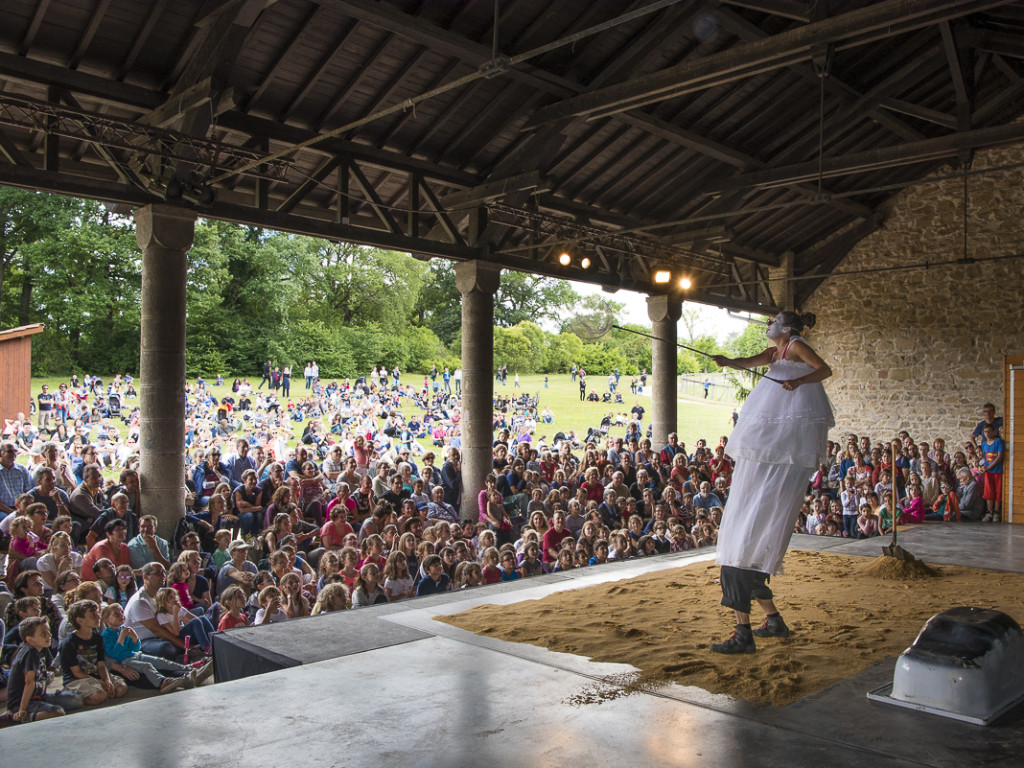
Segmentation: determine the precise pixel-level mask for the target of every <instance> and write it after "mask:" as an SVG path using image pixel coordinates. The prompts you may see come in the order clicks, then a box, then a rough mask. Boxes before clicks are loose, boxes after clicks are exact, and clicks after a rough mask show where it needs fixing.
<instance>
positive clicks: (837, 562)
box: [437, 551, 1024, 705]
mask: <svg viewBox="0 0 1024 768" xmlns="http://www.w3.org/2000/svg"><path fill="white" fill-rule="evenodd" d="M884 559H885V560H891V561H892V562H885V563H882V562H880V561H881V560H883V558H879V560H878V561H868V562H867V563H865V560H864V558H856V557H848V556H843V555H834V554H822V553H817V552H798V551H795V552H790V553H789V555H787V557H786V561H785V568H786V574H785V575H784V576H778V577H776V578H774V579H772V583H771V587H772V589H773V590H774V592H775V595H776V600H777V602H778V604H779V607H780V609H781V611H782V614H783V616H784V617H785V619H786V622H787V623H788V624H789V626H790V628H791V629H792V630H793V634H792V636H791V637H790V638H788V639H786V640H778V639H764V640H758V641H757V645H758V650H757V653H755V654H751V655H744V656H721V655H718V654H713V653H711V652H709V651H708V650H707V647H708V643H710V642H713V641H716V640H721V639H723V638H725V637H727V636H728V635H729V634H730V633H731V631H732V623H733V621H732V615H731V611H727V610H725V609H724V608H722V607H721V605H720V604H719V601H720V600H721V596H722V595H721V589H720V587H719V584H718V568H717V566H715V565H714V564H713V563H696V564H693V565H690V566H686V567H682V568H676V569H672V570H668V571H660V572H658V573H655V574H650V575H646V576H638V577H636V578H633V579H626V580H623V581H616V582H609V583H606V584H601V585H598V586H594V587H586V588H583V589H576V590H568V591H564V592H559V593H557V594H554V595H550V596H549V597H546V598H544V599H542V600H528V601H524V602H522V603H516V604H514V605H507V606H496V605H484V606H480V607H479V608H474V609H473V610H470V611H467V612H465V613H461V614H456V615H453V616H444V617H440V616H439V617H437V618H438V620H439V621H444V622H447V623H449V624H453V625H455V626H458V627H462V628H463V629H467V630H470V631H472V632H476V633H479V634H484V635H489V636H492V637H497V638H501V639H503V640H511V641H515V642H520V643H531V644H533V645H538V646H543V647H545V648H549V649H551V650H553V651H560V652H565V653H574V654H577V655H580V656H586V657H589V658H591V659H593V660H595V661H600V662H616V663H625V664H632V665H633V666H635V667H637V668H638V669H639V670H640V673H639V675H638V676H637V680H638V681H640V683H639V686H640V687H647V686H650V685H652V684H656V683H657V682H658V681H672V682H676V683H679V684H681V685H694V686H698V687H700V688H703V689H705V690H707V691H710V692H712V693H724V694H728V695H731V696H735V697H738V698H742V699H746V700H748V701H753V702H761V703H768V704H773V705H785V704H789V703H792V702H794V701H796V700H797V699H800V698H803V697H804V696H806V695H808V694H810V693H813V692H815V691H817V690H820V689H822V688H824V687H825V686H827V685H831V684H832V683H836V682H839V681H841V680H845V679H847V678H849V677H851V676H853V675H855V674H857V673H859V672H861V671H863V670H864V669H866V668H867V667H868V666H869V665H871V664H874V663H875V662H878V661H881V660H883V659H885V658H887V657H895V656H897V655H898V654H899V653H901V652H902V651H903V650H904V649H905V648H906V647H907V646H909V645H910V644H911V643H912V642H913V641H914V638H915V637H916V636H917V633H918V632H919V631H920V630H921V627H922V626H923V625H924V622H925V621H927V619H928V618H930V617H931V616H932V615H934V614H936V613H938V612H939V611H943V610H946V609H947V608H952V607H954V606H957V605H973V606H978V607H983V608H996V609H998V610H1001V611H1005V612H1006V613H1008V614H1009V615H1010V616H1013V617H1014V618H1015V619H1017V620H1018V621H1021V620H1024V574H1015V573H1003V572H997V571H984V570H979V569H975V568H960V567H952V566H944V567H943V568H942V569H941V571H940V570H935V569H930V568H928V566H926V565H924V564H923V563H921V564H920V566H916V565H914V564H913V563H903V562H902V561H898V560H893V559H892V558H884ZM921 566H923V567H924V568H928V570H929V571H931V573H930V574H928V578H923V577H922V574H923V573H924V571H923V570H922V569H921ZM903 572H905V573H907V574H908V575H905V576H904V577H902V578H901V577H900V573H903ZM755 611H757V608H756V607H755ZM760 619H761V617H760V616H757V615H756V614H755V616H754V623H755V624H757V623H759V622H760ZM602 698H607V696H603V697H602V696H601V695H596V696H595V700H596V701H600V700H601V699H602Z"/></svg>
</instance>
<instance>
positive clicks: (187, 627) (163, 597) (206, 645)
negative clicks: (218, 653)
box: [156, 587, 213, 655]
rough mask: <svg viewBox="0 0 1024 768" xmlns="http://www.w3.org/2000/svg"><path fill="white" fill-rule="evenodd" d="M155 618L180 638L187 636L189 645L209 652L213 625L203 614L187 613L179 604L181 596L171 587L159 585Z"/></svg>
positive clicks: (205, 652)
mask: <svg viewBox="0 0 1024 768" xmlns="http://www.w3.org/2000/svg"><path fill="white" fill-rule="evenodd" d="M156 620H157V621H158V622H159V623H160V625H161V626H163V627H166V628H167V629H168V630H170V632H172V633H173V634H175V635H177V636H178V637H179V638H180V639H181V640H184V639H185V638H186V637H187V638H189V640H190V643H191V645H193V646H195V647H196V648H199V649H201V650H202V652H203V653H204V654H207V655H208V654H210V653H211V651H212V647H211V645H210V633H211V632H213V625H212V624H211V623H210V620H209V619H208V618H206V617H205V616H196V615H195V614H192V613H189V612H188V611H187V610H186V609H185V608H184V607H182V605H181V597H180V596H179V594H178V591H177V590H176V589H174V588H173V587H161V588H160V589H159V590H157V593H156Z"/></svg>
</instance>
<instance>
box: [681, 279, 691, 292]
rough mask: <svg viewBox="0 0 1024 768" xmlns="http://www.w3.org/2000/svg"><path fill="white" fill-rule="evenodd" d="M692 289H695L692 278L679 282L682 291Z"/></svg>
mask: <svg viewBox="0 0 1024 768" xmlns="http://www.w3.org/2000/svg"><path fill="white" fill-rule="evenodd" d="M692 287H693V282H691V280H690V278H688V277H683V278H680V280H679V288H680V289H681V290H684V291H688V290H690V288H692Z"/></svg>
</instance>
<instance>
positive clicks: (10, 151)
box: [0, 130, 31, 166]
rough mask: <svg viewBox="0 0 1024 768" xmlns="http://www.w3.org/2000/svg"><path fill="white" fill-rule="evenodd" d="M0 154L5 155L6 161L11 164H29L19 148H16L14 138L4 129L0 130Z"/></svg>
mask: <svg viewBox="0 0 1024 768" xmlns="http://www.w3.org/2000/svg"><path fill="white" fill-rule="evenodd" d="M0 154H2V155H3V156H4V157H6V158H7V162H9V163H11V164H12V165H28V166H30V165H31V163H30V162H29V161H28V159H27V158H26V157H25V155H24V154H22V152H21V150H20V149H18V147H17V145H16V144H15V143H14V140H13V139H11V137H10V136H8V135H7V132H6V131H4V130H0Z"/></svg>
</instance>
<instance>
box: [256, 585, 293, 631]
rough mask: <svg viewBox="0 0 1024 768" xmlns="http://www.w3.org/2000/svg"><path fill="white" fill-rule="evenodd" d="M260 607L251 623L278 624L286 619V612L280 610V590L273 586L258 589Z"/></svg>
mask: <svg viewBox="0 0 1024 768" xmlns="http://www.w3.org/2000/svg"><path fill="white" fill-rule="evenodd" d="M259 599H260V609H259V610H258V611H256V619H255V620H254V621H253V624H279V623H280V622H282V621H288V614H287V613H285V612H284V611H283V610H281V590H280V589H278V588H277V587H275V586H269V587H264V588H263V589H261V590H260V598H259Z"/></svg>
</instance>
